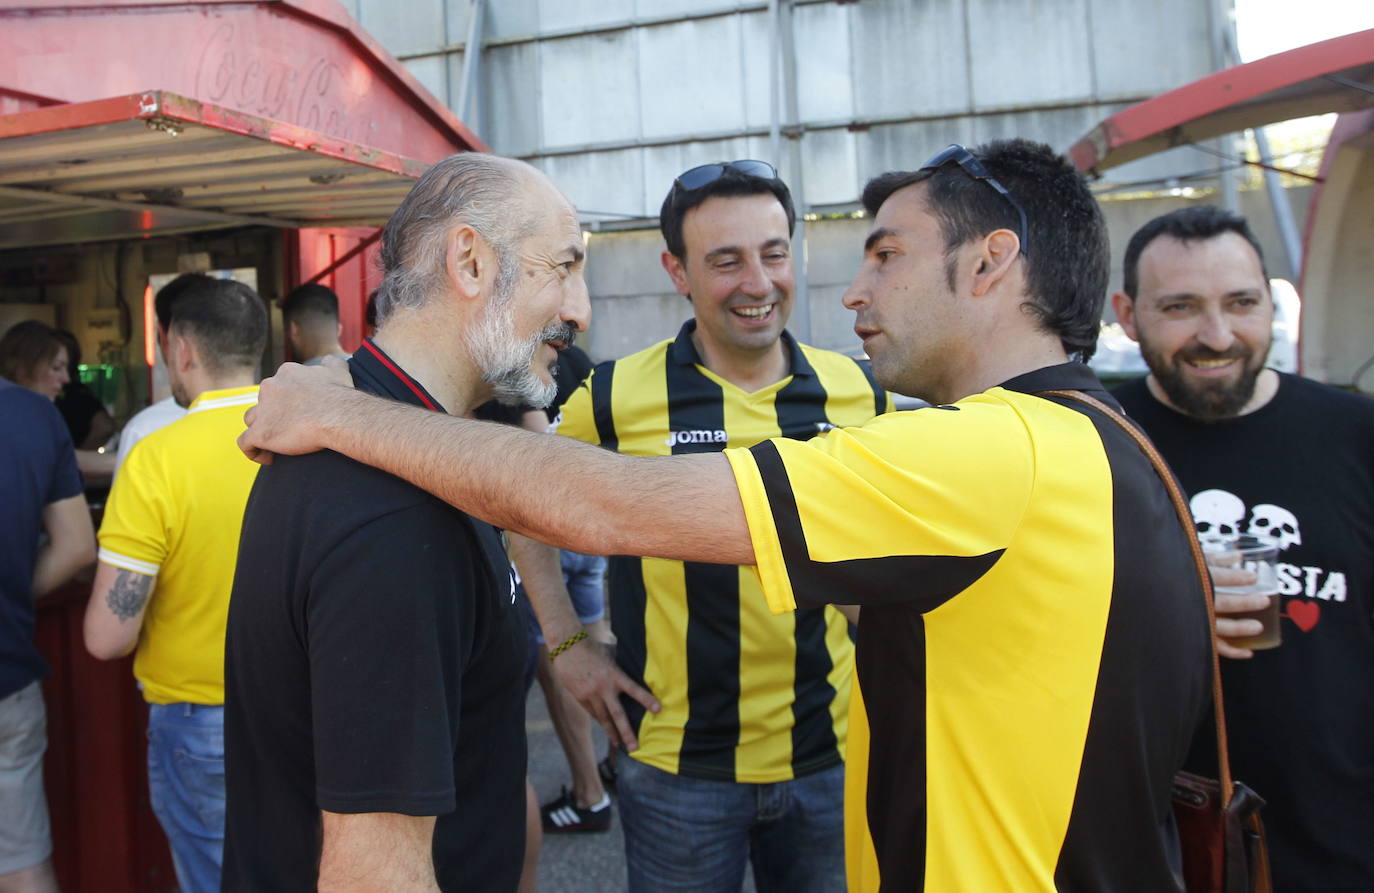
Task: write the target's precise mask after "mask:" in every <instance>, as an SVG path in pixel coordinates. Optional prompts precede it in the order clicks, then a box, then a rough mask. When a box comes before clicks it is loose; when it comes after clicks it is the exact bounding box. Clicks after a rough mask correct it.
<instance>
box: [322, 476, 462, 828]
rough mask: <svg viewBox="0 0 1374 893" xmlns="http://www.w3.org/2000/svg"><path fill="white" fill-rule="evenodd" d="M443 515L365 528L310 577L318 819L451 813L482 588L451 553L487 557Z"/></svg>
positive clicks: (426, 507)
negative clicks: (323, 814)
mask: <svg viewBox="0 0 1374 893" xmlns="http://www.w3.org/2000/svg"><path fill="white" fill-rule="evenodd" d="M439 515H440V512H439V510H438V509H437V508H436V507H435V506H433V505H432V504H428V503H426V504H422V505H418V506H415V507H413V508H408V509H404V510H402V511H398V512H394V513H392V514H389V515H386V516H384V517H382V518H380V519H378V520H376V521H373V522H371V523H370V524H367V525H364V526H363V527H362V528H360V529H359V530H357V531H355V532H354V533H353V534H351V535H350V536H349V537H347V538H346V539H345V540H344V541H342V542H341V543H339V544H338V545H337V546H336V547H334V548H333V549H331V550H330V552H329V553H328V554H327V555H326V556H325V558H324V559H323V560H322V561H321V563H320V564H319V565H318V566H317V567H316V569H315V571H314V573H313V574H312V576H311V579H310V584H309V594H308V602H307V605H306V609H305V613H306V630H307V632H306V636H307V641H308V649H309V659H310V693H311V705H312V707H311V710H312V717H311V720H312V724H313V729H314V745H315V793H316V800H317V804H318V805H319V807H320V808H322V809H326V810H329V811H330V812H339V813H364V812H395V813H403V814H406V815H443V814H445V813H449V812H452V811H453V809H454V808H455V805H456V798H455V781H454V774H453V754H454V751H455V750H456V747H457V736H458V734H459V728H458V711H459V704H460V694H461V685H462V678H461V676H462V667H463V666H464V664H465V663H466V662H467V656H468V654H469V652H470V651H471V647H472V637H473V605H474V591H473V589H474V585H475V583H474V581H475V580H478V579H481V577H480V572H479V570H478V569H477V568H476V567H474V566H472V565H471V564H465V562H464V561H463V560H462V559H461V558H455V552H459V553H462V552H466V553H467V554H468V555H469V556H472V560H473V561H476V562H480V561H482V560H483V559H482V557H481V556H480V555H474V553H473V551H472V550H473V541H472V539H471V538H470V537H467V538H463V537H461V535H460V536H459V540H460V541H455V525H454V523H453V522H452V520H451V519H445V518H442V517H438V516H439ZM481 733H482V730H480V729H474V730H471V732H470V734H481Z"/></svg>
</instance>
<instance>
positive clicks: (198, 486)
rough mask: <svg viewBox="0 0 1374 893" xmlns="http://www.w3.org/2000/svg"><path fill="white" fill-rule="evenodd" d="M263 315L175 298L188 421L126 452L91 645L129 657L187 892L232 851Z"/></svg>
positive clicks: (217, 290) (230, 296) (241, 294)
mask: <svg viewBox="0 0 1374 893" xmlns="http://www.w3.org/2000/svg"><path fill="white" fill-rule="evenodd" d="M266 340H267V312H266V309H265V307H264V305H263V302H262V300H261V299H260V298H259V297H258V296H257V294H255V293H254V292H253V290H252V289H251V288H248V287H247V286H246V285H243V284H241V283H238V282H235V281H233V280H229V279H213V278H209V277H205V278H204V280H203V281H201V282H199V283H197V284H196V286H195V287H194V288H193V289H191V290H189V291H187V292H186V293H185V294H183V295H181V296H180V297H178V299H177V302H176V304H175V306H174V307H173V310H172V322H171V328H170V330H169V332H168V342H167V372H168V377H169V379H170V380H171V385H172V394H173V396H174V397H175V398H176V400H177V403H179V404H180V405H182V406H186V407H188V409H187V413H186V415H185V417H184V418H181V419H179V420H177V421H176V422H173V423H172V424H170V425H168V426H167V427H165V428H162V429H160V430H158V431H155V432H154V433H152V434H150V435H148V436H147V437H146V438H144V439H143V440H142V441H140V442H139V443H138V445H137V446H136V447H135V448H134V450H133V451H132V452H131V453H130V454H129V457H128V459H127V460H126V462H125V464H124V466H123V468H122V469H121V470H120V473H119V477H118V478H117V479H116V481H115V485H114V488H113V489H112V490H111V491H110V498H109V502H108V503H107V505H106V508H105V519H104V522H103V523H102V524H101V526H100V551H99V560H100V563H99V566H98V568H97V570H96V577H95V585H94V587H93V588H92V590H91V600H90V603H89V604H88V605H87V606H86V620H85V639H86V647H87V649H88V650H89V651H90V652H91V654H93V655H95V656H96V657H97V658H100V659H102V660H113V659H115V658H118V657H122V656H124V655H126V654H128V653H129V652H131V651H136V653H135V656H134V676H135V677H137V679H138V684H139V687H140V688H141V689H142V690H143V696H144V698H146V699H147V701H148V703H149V705H150V707H149V713H148V787H149V789H150V793H151V795H152V803H153V811H154V812H155V813H156V814H157V817H158V821H160V822H161V823H162V828H163V830H164V831H165V832H166V834H167V839H168V841H169V842H170V843H171V846H172V857H173V862H174V863H175V865H176V871H177V879H178V881H179V882H180V885H181V889H182V890H183V891H184V893H202V891H206V893H208V891H218V890H219V886H220V883H219V876H220V864H221V861H222V857H223V849H224V733H223V728H224V716H223V711H224V706H223V705H224V627H225V618H226V617H227V615H228V610H229V591H230V588H231V586H232V584H233V581H234V563H235V561H236V559H237V556H238V546H239V528H240V526H241V525H242V523H243V510H244V505H245V504H246V503H247V501H248V493H249V491H250V490H251V489H252V486H253V479H254V478H255V477H256V476H257V466H256V465H254V464H253V463H252V462H249V461H248V460H247V459H245V458H244V456H243V454H242V453H241V452H239V450H238V447H237V446H236V445H235V443H234V439H235V438H236V437H237V436H238V434H239V432H241V431H242V430H243V414H244V411H245V410H246V409H247V408H248V407H249V406H251V405H252V404H253V403H255V402H256V401H257V393H258V389H257V385H256V382H257V379H258V363H259V359H260V357H261V355H262V350H263V346H264V344H265V343H266Z"/></svg>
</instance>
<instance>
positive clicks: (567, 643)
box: [549, 629, 587, 663]
mask: <svg viewBox="0 0 1374 893" xmlns="http://www.w3.org/2000/svg"><path fill="white" fill-rule="evenodd" d="M585 638H587V631H586V630H585V629H584V630H581V631H580V632H578V633H577V635H574V636H569V637H568V638H567V639H565V640H564V641H563V644H561V645H559V646H558V647H557V648H553V649H551V650H550V651H549V663H553V659H554V658H555V657H557V656H558V655H560V654H562V653H563V652H564V651H567V650H568V649H569V648H571V647H572V646H574V645H576V644H577V643H578V642H581V641H582V640H583V639H585Z"/></svg>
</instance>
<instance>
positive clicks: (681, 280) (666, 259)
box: [659, 251, 692, 298]
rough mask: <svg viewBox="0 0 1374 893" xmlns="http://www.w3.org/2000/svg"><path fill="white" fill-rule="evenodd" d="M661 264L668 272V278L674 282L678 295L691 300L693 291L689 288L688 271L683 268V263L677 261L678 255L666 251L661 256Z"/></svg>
mask: <svg viewBox="0 0 1374 893" xmlns="http://www.w3.org/2000/svg"><path fill="white" fill-rule="evenodd" d="M659 262H660V263H662V264H663V269H664V270H666V271H667V273H668V278H669V279H671V280H673V287H675V288H676V289H677V293H678V294H680V295H682V296H683V297H685V298H690V297H691V296H692V295H691V289H689V288H688V287H687V270H686V269H684V268H683V266H682V261H680V260H678V259H677V255H675V254H673V252H671V251H665V252H663V253H662V254H661V255H659Z"/></svg>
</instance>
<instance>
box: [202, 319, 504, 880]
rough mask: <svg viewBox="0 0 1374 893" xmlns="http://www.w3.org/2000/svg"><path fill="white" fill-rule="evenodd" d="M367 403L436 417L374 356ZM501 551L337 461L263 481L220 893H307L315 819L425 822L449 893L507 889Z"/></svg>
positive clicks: (231, 641)
mask: <svg viewBox="0 0 1374 893" xmlns="http://www.w3.org/2000/svg"><path fill="white" fill-rule="evenodd" d="M349 366H350V369H351V371H352V373H353V380H354V383H355V384H356V385H357V386H358V387H359V388H360V389H362V390H366V391H370V392H372V393H375V394H381V395H383V396H387V397H391V398H394V399H397V400H401V401H403V402H408V403H413V404H417V405H422V406H429V407H430V408H432V409H436V410H440V411H442V408H441V407H439V406H438V404H437V403H436V402H435V401H434V399H433V398H432V397H431V396H430V395H428V394H427V393H426V392H425V391H424V389H423V388H421V387H420V385H419V384H418V383H416V382H414V381H413V380H411V379H410V378H409V377H408V376H406V375H405V373H404V372H403V371H401V370H400V369H399V367H397V366H395V364H394V363H393V362H392V361H391V360H390V359H389V358H386V357H385V355H384V354H382V353H381V351H380V349H379V348H377V347H376V346H375V345H373V344H372V343H371V342H365V343H364V346H363V348H361V349H360V350H359V351H358V352H357V353H355V354H354V355H353V358H352V359H351V360H350V361H349ZM514 598H515V596H514V587H513V584H512V580H511V576H510V571H509V563H508V561H507V559H506V555H505V550H504V548H503V546H502V544H501V541H500V537H499V534H498V533H497V532H496V530H494V529H493V528H492V527H491V526H490V525H488V524H485V523H483V522H481V521H478V520H476V519H474V518H471V517H469V516H467V515H465V514H463V513H462V512H459V511H457V510H456V509H453V508H451V507H450V506H448V505H446V504H444V503H443V502H441V501H440V500H438V499H436V498H434V497H433V496H430V495H429V494H427V493H425V492H423V491H421V490H419V489H418V488H416V487H413V486H411V485H410V484H407V483H406V482H404V481H402V480H401V479H399V478H396V477H393V476H391V475H389V474H386V473H384V472H382V471H379V470H377V469H375V468H371V467H368V466H366V465H362V464H359V463H357V462H354V461H352V460H351V459H348V458H345V457H344V456H341V455H339V454H337V453H333V452H327V451H326V452H320V453H315V454H312V455H307V456H299V457H280V458H278V459H277V460H276V462H275V463H274V464H273V465H272V466H270V467H268V468H264V469H263V470H262V472H261V473H260V474H259V475H258V478H257V482H256V483H255V485H254V487H253V492H252V495H251V496H250V498H249V501H248V507H247V510H246V512H245V514H244V527H243V537H242V541H241V544H240V547H239V561H238V568H237V572H236V573H235V576H234V590H233V596H232V599H231V602H230V606H229V624H228V639H227V643H226V661H225V751H226V753H225V760H226V773H227V795H228V816H227V820H226V839H225V851H224V889H225V890H234V891H238V890H244V891H253V893H258V891H268V890H282V891H298V890H309V889H314V887H315V882H316V878H317V872H318V865H319V856H320V840H321V825H320V810H321V809H324V810H329V811H331V812H339V813H365V812H394V813H404V814H408V815H434V816H438V817H439V818H438V823H437V825H436V829H435V833H434V864H435V868H436V871H437V874H438V878H439V884H440V887H441V888H442V889H444V890H482V891H487V890H495V891H499V890H514V889H515V887H516V884H517V881H518V878H519V874H520V865H521V858H522V854H523V851H524V810H525V798H524V776H525V730H524V700H523V697H522V688H521V673H522V670H523V665H524V657H525V627H524V622H523V621H524V615H523V613H522V609H520V608H519V606H517V605H516V604H515V601H514Z"/></svg>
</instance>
